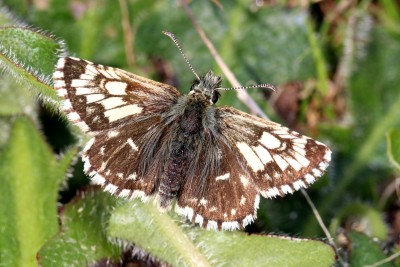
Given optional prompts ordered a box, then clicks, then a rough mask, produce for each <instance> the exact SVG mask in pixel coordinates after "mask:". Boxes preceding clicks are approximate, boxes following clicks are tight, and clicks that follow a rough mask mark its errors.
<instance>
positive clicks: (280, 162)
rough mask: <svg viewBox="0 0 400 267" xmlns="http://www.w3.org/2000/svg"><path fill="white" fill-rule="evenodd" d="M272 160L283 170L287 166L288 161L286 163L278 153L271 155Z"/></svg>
mask: <svg viewBox="0 0 400 267" xmlns="http://www.w3.org/2000/svg"><path fill="white" fill-rule="evenodd" d="M273 157H274V160H275V162H276V164H278V166H279V168H280V169H281V170H282V171H284V170H286V168H287V167H288V166H289V163H287V162H286V161H285V160H284V159H283V158H282V157H281V156H279V155H273Z"/></svg>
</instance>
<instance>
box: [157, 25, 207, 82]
mask: <svg viewBox="0 0 400 267" xmlns="http://www.w3.org/2000/svg"><path fill="white" fill-rule="evenodd" d="M162 33H163V34H165V35H166V36H168V37H169V38H171V39H172V41H173V42H174V43H175V45H176V46H177V47H178V50H179V52H181V54H182V56H183V58H184V59H185V61H186V63H187V64H188V66H189V68H190V70H191V71H192V72H193V74H194V76H196V78H197V79H198V80H200V77H199V75H197V73H196V72H195V71H194V69H193V67H192V64H190V62H189V60H188V59H187V57H186V55H185V53H183V50H182V48H181V45H180V44H179V41H178V39H176V37H175V35H174V34H173V33H172V32H167V31H163V32H162Z"/></svg>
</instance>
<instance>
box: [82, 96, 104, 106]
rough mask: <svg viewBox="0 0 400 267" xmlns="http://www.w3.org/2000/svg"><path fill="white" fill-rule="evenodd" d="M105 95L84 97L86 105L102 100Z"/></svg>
mask: <svg viewBox="0 0 400 267" xmlns="http://www.w3.org/2000/svg"><path fill="white" fill-rule="evenodd" d="M104 97H105V95H103V94H91V95H86V103H87V104H90V103H93V102H97V101H100V100H102V99H104Z"/></svg>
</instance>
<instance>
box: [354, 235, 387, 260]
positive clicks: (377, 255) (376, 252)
mask: <svg viewBox="0 0 400 267" xmlns="http://www.w3.org/2000/svg"><path fill="white" fill-rule="evenodd" d="M348 236H349V239H350V242H351V253H350V261H349V263H350V266H355V267H358V266H360V267H361V266H367V265H372V264H374V263H376V262H378V261H380V260H383V259H385V258H386V256H385V254H384V253H383V252H382V250H381V249H380V247H379V245H378V243H376V242H375V241H373V240H372V239H371V238H370V237H367V236H366V235H364V234H360V233H357V232H350V233H348ZM379 266H380V267H390V266H392V264H390V263H385V264H382V265H379Z"/></svg>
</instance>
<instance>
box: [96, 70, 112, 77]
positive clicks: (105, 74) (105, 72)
mask: <svg viewBox="0 0 400 267" xmlns="http://www.w3.org/2000/svg"><path fill="white" fill-rule="evenodd" d="M97 70H98V72H100V73H101V74H103V76H104V77H106V78H108V79H112V78H113V77H112V76H111V75H110V74H109V73H108V72H107V71H106V70H102V69H97Z"/></svg>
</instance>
